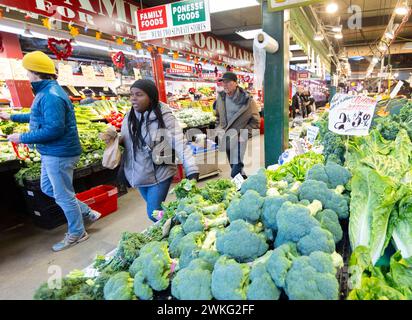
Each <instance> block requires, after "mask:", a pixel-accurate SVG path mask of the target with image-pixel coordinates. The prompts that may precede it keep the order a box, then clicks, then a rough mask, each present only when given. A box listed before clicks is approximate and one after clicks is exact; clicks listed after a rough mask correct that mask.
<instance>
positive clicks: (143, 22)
mask: <svg viewBox="0 0 412 320" xmlns="http://www.w3.org/2000/svg"><path fill="white" fill-rule="evenodd" d="M137 24H138V26H139V31H140V32H141V31H148V30H155V29H163V28H167V15H166V6H159V7H155V8H149V9H144V10H139V11H138V13H137Z"/></svg>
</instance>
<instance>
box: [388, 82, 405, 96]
mask: <svg viewBox="0 0 412 320" xmlns="http://www.w3.org/2000/svg"><path fill="white" fill-rule="evenodd" d="M402 86H403V81H399V82H398V84H397V85H396V87H395V88H394V89H393V91H392V92H391V99H393V98H395V97H396V96H397V95H398V93H399V90H401V88H402Z"/></svg>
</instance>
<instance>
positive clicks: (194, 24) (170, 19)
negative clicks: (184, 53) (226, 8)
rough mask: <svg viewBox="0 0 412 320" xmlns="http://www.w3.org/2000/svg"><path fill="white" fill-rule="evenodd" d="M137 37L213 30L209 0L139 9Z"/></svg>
mask: <svg viewBox="0 0 412 320" xmlns="http://www.w3.org/2000/svg"><path fill="white" fill-rule="evenodd" d="M137 30H138V33H137V39H138V40H139V41H146V40H152V39H161V38H169V37H176V36H181V35H185V34H193V33H199V32H207V31H210V30H211V26H210V13H209V1H208V0H187V1H180V2H175V3H171V4H167V5H163V6H157V7H151V8H148V9H143V10H139V11H137Z"/></svg>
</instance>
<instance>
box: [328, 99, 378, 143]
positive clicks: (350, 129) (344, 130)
mask: <svg viewBox="0 0 412 320" xmlns="http://www.w3.org/2000/svg"><path fill="white" fill-rule="evenodd" d="M375 107H376V100H375V99H372V98H369V97H364V96H350V95H347V94H336V95H335V96H334V97H333V99H332V101H331V108H330V113H329V130H330V131H332V132H335V133H337V134H340V135H347V136H367V135H368V134H369V128H370V126H371V123H372V119H373V115H374V113H375Z"/></svg>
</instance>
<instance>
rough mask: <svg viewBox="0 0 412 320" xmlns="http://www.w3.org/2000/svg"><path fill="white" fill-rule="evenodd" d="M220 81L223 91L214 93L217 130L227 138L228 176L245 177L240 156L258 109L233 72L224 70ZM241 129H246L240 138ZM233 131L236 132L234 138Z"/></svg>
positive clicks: (255, 123)
mask: <svg viewBox="0 0 412 320" xmlns="http://www.w3.org/2000/svg"><path fill="white" fill-rule="evenodd" d="M220 81H222V82H223V88H224V90H223V91H222V92H220V93H219V94H218V97H217V100H216V117H217V124H218V129H221V130H224V131H225V132H226V134H227V136H226V137H225V139H227V140H230V141H227V140H226V141H225V142H226V154H227V157H228V159H229V163H230V167H231V169H232V172H231V176H232V178H234V177H235V176H237V175H238V174H239V173H240V174H242V175H243V177H244V178H246V175H245V173H244V171H243V168H244V164H243V157H244V154H245V151H246V145H247V139H248V138H249V139H250V138H251V137H252V131H253V130H254V129H259V127H260V116H259V110H258V108H257V105H256V102H255V101H254V100H253V97H252V96H251V95H249V94H248V93H247V92H246V91H245V90H244V89H242V88H240V87H239V85H238V82H237V76H236V74H234V73H233V72H226V73H225V74H224V75H223V77H222V78H221V79H220ZM242 130H248V135H247V137H246V139H244V138H243V136H244V135H242V133H241V131H242ZM233 132H237V134H236V136H235V137H234V136H233V135H232V133H233ZM228 138H230V139H228ZM233 138H235V139H233Z"/></svg>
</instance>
